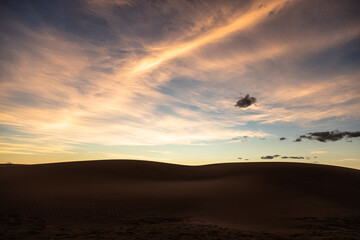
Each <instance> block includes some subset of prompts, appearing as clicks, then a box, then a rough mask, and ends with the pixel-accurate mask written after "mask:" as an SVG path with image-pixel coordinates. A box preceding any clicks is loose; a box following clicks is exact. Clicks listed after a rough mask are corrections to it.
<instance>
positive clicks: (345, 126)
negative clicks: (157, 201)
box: [0, 0, 360, 169]
mask: <svg viewBox="0 0 360 240" xmlns="http://www.w3.org/2000/svg"><path fill="white" fill-rule="evenodd" d="M0 4H1V6H0V9H1V10H0V12H1V21H0V24H1V27H0V29H1V30H0V41H1V42H0V44H1V45H0V51H1V55H0V109H1V110H0V162H2V163H4V162H12V163H45V162H59V161H75V160H90V159H143V160H154V161H161V162H170V163H179V164H189V165H198V164H208V163H221V162H238V161H243V162H255V161H292V162H308V163H319V164H331V165H339V166H346V167H354V168H358V169H360V144H359V143H360V138H359V134H358V133H359V131H360V15H359V12H360V3H359V1H358V0H353V1H351V0H317V1H313V0H289V1H285V0H262V1H256V0H252V1H249V0H238V1H234V0H228V1H224V0H218V1H211V0H203V1H202V0H198V1H190V0H189V1H185V0H184V1H182V0H181V1H180V0H170V1H165V0H163V1H161V0H159V1H145V0H114V1H111V0H108V1H106V0H76V1H73V0H72V1H60V0H59V1H55V0H54V1H46V0H42V1H35V0H24V1H21V0H19V1H11V0H9V1H1V3H0ZM247 95H248V96H247ZM235 105H236V106H235ZM335 130H338V131H339V132H330V133H326V132H327V131H335ZM314 133H315V134H314ZM280 138H282V140H280ZM297 139H298V140H297ZM277 155H280V156H277ZM246 159H248V160H246Z"/></svg>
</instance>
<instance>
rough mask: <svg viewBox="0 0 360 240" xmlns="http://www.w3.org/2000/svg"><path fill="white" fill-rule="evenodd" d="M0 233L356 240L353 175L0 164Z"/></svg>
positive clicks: (131, 163) (359, 200)
mask: <svg viewBox="0 0 360 240" xmlns="http://www.w3.org/2000/svg"><path fill="white" fill-rule="evenodd" d="M0 228H1V229H2V230H1V231H0V239H360V230H359V229H360V171H359V170H354V169H348V168H340V167H333V166H325V165H317V164H304V163H231V164H230V163H229V164H215V165H206V166H196V167H194V166H191V167H190V166H181V165H172V164H165V163H156V162H148V161H135V160H103V161H86V162H70V163H56V164H40V165H14V164H13V165H0Z"/></svg>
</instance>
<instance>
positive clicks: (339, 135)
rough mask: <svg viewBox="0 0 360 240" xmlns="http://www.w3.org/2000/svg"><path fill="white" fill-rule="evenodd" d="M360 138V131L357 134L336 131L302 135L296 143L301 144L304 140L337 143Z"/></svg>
mask: <svg viewBox="0 0 360 240" xmlns="http://www.w3.org/2000/svg"><path fill="white" fill-rule="evenodd" d="M355 137H360V131H356V132H349V131H345V132H340V131H338V130H335V131H326V132H312V133H308V134H306V135H300V136H299V137H298V138H297V139H295V141H294V142H301V141H302V139H309V140H316V141H319V142H328V141H332V142H336V141H339V140H341V139H343V138H348V139H349V138H355Z"/></svg>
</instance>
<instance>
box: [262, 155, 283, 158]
mask: <svg viewBox="0 0 360 240" xmlns="http://www.w3.org/2000/svg"><path fill="white" fill-rule="evenodd" d="M277 157H280V155H278V154H275V155H267V156H263V157H261V159H274V158H277Z"/></svg>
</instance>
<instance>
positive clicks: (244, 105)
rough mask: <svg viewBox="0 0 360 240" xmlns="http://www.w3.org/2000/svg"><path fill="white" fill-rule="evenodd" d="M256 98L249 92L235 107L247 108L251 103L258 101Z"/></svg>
mask: <svg viewBox="0 0 360 240" xmlns="http://www.w3.org/2000/svg"><path fill="white" fill-rule="evenodd" d="M256 101H257V100H256V98H254V97H250V96H249V94H247V95H246V96H245V97H242V98H240V99H239V100H238V101H237V102H236V104H235V107H239V108H247V107H249V106H250V105H252V104H254V103H256Z"/></svg>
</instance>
